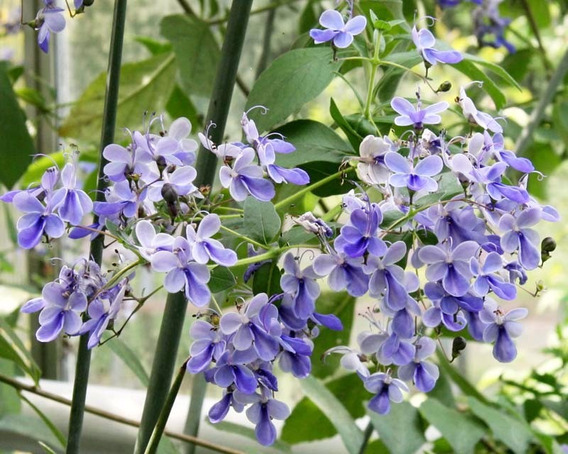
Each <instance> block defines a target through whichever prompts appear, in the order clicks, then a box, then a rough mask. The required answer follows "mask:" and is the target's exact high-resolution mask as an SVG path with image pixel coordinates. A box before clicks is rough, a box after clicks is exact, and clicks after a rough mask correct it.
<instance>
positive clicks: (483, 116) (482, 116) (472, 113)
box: [458, 87, 503, 133]
mask: <svg viewBox="0 0 568 454" xmlns="http://www.w3.org/2000/svg"><path fill="white" fill-rule="evenodd" d="M458 104H459V105H460V107H461V108H462V111H463V115H464V117H465V118H466V119H467V120H468V121H469V122H470V123H473V124H476V125H479V126H481V127H482V128H483V129H488V130H489V131H491V132H496V133H502V132H503V128H502V127H501V125H500V124H499V123H497V121H495V119H494V118H493V117H492V116H491V115H489V114H488V113H485V112H481V111H480V110H477V107H475V104H474V103H473V101H472V100H471V98H469V97H468V96H467V94H466V92H465V88H464V87H461V88H460V96H459V98H458Z"/></svg>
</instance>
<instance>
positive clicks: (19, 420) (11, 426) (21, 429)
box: [0, 414, 59, 446]
mask: <svg viewBox="0 0 568 454" xmlns="http://www.w3.org/2000/svg"><path fill="white" fill-rule="evenodd" d="M0 431H6V432H9V433H14V434H18V435H22V436H24V437H26V438H28V439H30V440H32V441H35V442H39V441H43V442H45V443H47V444H48V445H50V446H58V445H59V440H58V439H57V438H56V437H55V436H54V435H53V434H52V433H51V431H50V430H49V429H48V428H47V427H46V425H45V423H44V422H43V421H42V420H41V419H40V418H39V417H37V416H35V415H23V414H6V415H4V416H2V417H1V418H0Z"/></svg>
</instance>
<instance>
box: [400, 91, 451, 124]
mask: <svg viewBox="0 0 568 454" xmlns="http://www.w3.org/2000/svg"><path fill="white" fill-rule="evenodd" d="M391 107H392V108H393V109H394V110H395V112H397V113H398V114H399V115H400V116H399V117H396V118H395V119H394V124H395V125H397V126H410V125H413V126H414V129H418V130H420V129H423V128H424V125H436V124H438V123H440V122H441V121H442V118H441V117H440V115H438V114H439V113H441V112H444V111H445V110H446V109H447V108H448V107H449V104H448V103H447V102H446V101H442V102H437V103H435V104H432V105H430V106H428V107H425V108H424V109H423V108H422V102H421V101H420V99H419V100H418V103H417V105H416V108H415V107H414V106H413V105H412V104H410V102H409V101H407V100H406V99H404V98H401V97H398V96H396V97H394V98H393V99H392V101H391Z"/></svg>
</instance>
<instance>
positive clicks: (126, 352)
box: [106, 338, 150, 386]
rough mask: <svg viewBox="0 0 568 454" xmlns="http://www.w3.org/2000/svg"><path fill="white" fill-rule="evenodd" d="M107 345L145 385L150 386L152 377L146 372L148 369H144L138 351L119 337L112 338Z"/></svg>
mask: <svg viewBox="0 0 568 454" xmlns="http://www.w3.org/2000/svg"><path fill="white" fill-rule="evenodd" d="M106 345H108V347H109V348H110V349H111V350H112V351H113V353H114V354H115V355H116V356H118V357H119V358H120V359H121V360H122V361H123V362H124V364H126V366H127V367H128V368H129V369H130V370H131V371H132V372H133V373H134V375H136V377H138V380H140V383H142V384H143V385H144V386H148V383H149V382H150V377H149V375H148V373H147V372H146V369H144V366H143V365H142V363H141V362H140V359H138V356H137V355H136V353H134V351H133V350H132V349H131V348H130V347H129V346H128V345H126V344H125V343H124V342H122V340H121V339H119V338H115V339H112V340H110V341H109V342H107V343H106Z"/></svg>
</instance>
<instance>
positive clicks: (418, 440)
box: [369, 402, 426, 454]
mask: <svg viewBox="0 0 568 454" xmlns="http://www.w3.org/2000/svg"><path fill="white" fill-rule="evenodd" d="M369 416H370V417H371V422H372V423H373V426H374V427H375V429H376V431H377V432H378V433H379V438H380V439H381V440H382V442H383V443H384V445H385V446H386V447H387V448H389V452H390V453H391V454H410V453H414V452H417V451H418V449H419V448H420V447H421V446H422V445H423V444H424V443H426V438H424V429H423V427H422V421H421V419H420V414H419V413H418V410H417V409H416V408H414V407H413V406H412V405H411V404H409V403H408V402H402V403H400V404H393V405H391V409H390V412H389V414H388V415H379V414H378V413H375V412H373V411H369ZM402 434H404V436H401V435H402Z"/></svg>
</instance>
